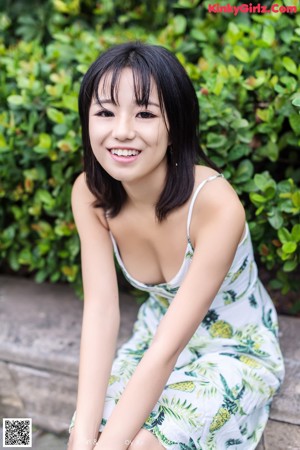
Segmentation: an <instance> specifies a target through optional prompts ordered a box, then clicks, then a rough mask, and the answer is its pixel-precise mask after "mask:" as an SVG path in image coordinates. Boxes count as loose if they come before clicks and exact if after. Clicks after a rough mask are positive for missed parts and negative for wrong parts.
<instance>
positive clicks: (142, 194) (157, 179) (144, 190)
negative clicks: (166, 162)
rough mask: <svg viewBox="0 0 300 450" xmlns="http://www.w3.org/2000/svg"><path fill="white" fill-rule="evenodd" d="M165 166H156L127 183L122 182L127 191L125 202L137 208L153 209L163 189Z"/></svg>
mask: <svg viewBox="0 0 300 450" xmlns="http://www.w3.org/2000/svg"><path fill="white" fill-rule="evenodd" d="M166 173H167V169H166V166H162V167H159V168H156V169H155V170H154V171H153V172H152V173H149V174H148V175H147V176H146V177H142V178H141V179H137V180H134V181H132V182H128V183H126V182H125V183H124V182H123V183H122V184H123V187H124V189H125V191H126V193H127V202H128V203H129V204H130V205H131V206H133V207H135V208H139V209H149V208H151V209H153V208H155V205H156V203H157V202H158V200H159V197H160V195H161V193H162V191H163V189H164V186H165V180H166Z"/></svg>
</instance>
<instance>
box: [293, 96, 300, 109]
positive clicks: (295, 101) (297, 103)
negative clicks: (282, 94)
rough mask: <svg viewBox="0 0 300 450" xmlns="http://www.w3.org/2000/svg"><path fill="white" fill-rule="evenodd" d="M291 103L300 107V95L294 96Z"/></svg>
mask: <svg viewBox="0 0 300 450" xmlns="http://www.w3.org/2000/svg"><path fill="white" fill-rule="evenodd" d="M292 105H294V106H297V107H298V108H300V97H298V98H294V100H293V101H292Z"/></svg>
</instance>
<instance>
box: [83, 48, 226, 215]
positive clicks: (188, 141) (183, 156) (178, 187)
mask: <svg viewBox="0 0 300 450" xmlns="http://www.w3.org/2000/svg"><path fill="white" fill-rule="evenodd" d="M128 67H129V68H131V69H132V72H133V80H134V89H135V97H136V102H137V104H139V105H145V106H147V104H148V100H149V95H150V89H151V79H153V80H154V82H155V84H156V87H157V91H158V98H159V102H160V108H161V111H162V113H163V115H164V118H165V121H166V123H168V131H169V140H170V142H171V146H169V147H170V148H168V151H167V175H166V181H165V186H164V189H163V190H162V192H161V195H160V197H159V199H158V202H157V204H156V205H155V208H156V216H157V218H158V220H159V221H162V220H163V219H165V218H166V216H167V214H168V213H169V212H170V211H172V210H173V209H174V208H176V207H178V206H181V205H183V204H184V203H185V202H186V201H187V200H188V199H189V197H190V195H191V193H192V191H193V187H194V181H195V180H194V167H195V164H197V163H198V162H199V160H201V159H202V160H204V161H205V162H206V163H207V165H208V166H210V167H212V168H214V169H215V170H217V171H218V172H221V171H220V169H219V168H218V167H217V166H216V165H215V164H214V163H213V161H211V160H210V159H209V158H208V157H207V156H206V155H205V153H204V152H203V151H202V150H201V148H200V144H199V134H198V133H199V105H198V99H197V96H196V93H195V89H194V87H193V85H192V82H191V80H190V79H189V77H188V75H187V73H186V71H185V69H184V68H183V66H182V65H181V64H180V62H179V61H178V59H177V58H176V57H175V56H174V55H173V54H172V53H171V52H170V51H169V50H167V49H166V48H164V47H161V46H158V45H149V44H144V43H141V42H128V43H125V44H119V45H116V46H114V47H111V48H110V49H109V50H107V51H106V52H104V53H102V54H101V55H100V56H99V57H98V58H97V59H96V61H95V62H94V63H93V64H92V65H91V66H90V68H89V69H88V71H87V72H86V74H85V76H84V77H83V80H82V83H81V87H80V92H79V114H80V120H81V127H82V142H83V148H84V171H85V174H86V180H87V185H88V188H89V189H90V191H91V192H92V193H93V194H94V195H95V197H96V201H95V202H94V206H95V207H102V208H104V210H105V211H106V213H107V214H108V215H109V216H110V217H115V216H116V215H117V214H118V213H119V212H120V210H121V208H122V206H123V204H124V202H125V200H126V196H127V194H126V191H125V189H124V188H123V185H122V183H121V182H120V181H118V180H115V179H114V178H113V177H111V176H110V175H109V174H108V173H107V172H106V171H105V170H104V169H103V168H102V166H101V165H100V164H99V162H98V161H97V159H96V158H95V156H94V154H93V151H92V147H91V143H90V138H89V109H90V105H91V101H92V98H96V99H97V100H98V101H99V103H100V99H99V94H98V87H99V82H100V80H101V79H102V78H103V77H104V82H105V77H106V76H107V75H110V76H111V78H110V95H111V100H112V101H113V102H114V103H116V98H117V93H118V92H117V89H118V81H119V78H120V75H121V72H122V70H123V69H125V68H128Z"/></svg>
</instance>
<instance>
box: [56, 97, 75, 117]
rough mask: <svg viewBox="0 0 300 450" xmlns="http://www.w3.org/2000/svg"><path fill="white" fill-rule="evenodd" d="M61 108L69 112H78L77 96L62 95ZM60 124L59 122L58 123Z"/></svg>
mask: <svg viewBox="0 0 300 450" xmlns="http://www.w3.org/2000/svg"><path fill="white" fill-rule="evenodd" d="M62 104H63V107H64V108H66V109H69V110H70V111H74V112H76V113H77V112H78V100H77V95H64V96H63V101H62ZM60 123H61V122H60Z"/></svg>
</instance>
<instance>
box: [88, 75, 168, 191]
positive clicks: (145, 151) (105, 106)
mask: <svg viewBox="0 0 300 450" xmlns="http://www.w3.org/2000/svg"><path fill="white" fill-rule="evenodd" d="M109 80H110V76H108V77H107V79H106V82H105V85H104V82H103V81H101V80H100V83H99V88H98V93H99V98H100V101H101V105H99V103H98V102H97V99H96V98H93V100H92V103H91V107H90V112H89V136H90V142H91V146H92V150H93V153H94V155H95V157H96V159H97V161H98V162H99V164H100V165H101V166H102V167H103V169H104V170H105V171H106V172H107V173H109V175H111V176H112V177H113V178H115V179H116V180H119V181H121V182H124V183H126V182H133V181H137V180H139V179H142V178H144V177H147V176H148V175H149V174H150V173H155V171H156V170H159V171H161V170H163V171H164V173H166V151H167V147H168V144H169V137H168V130H167V126H166V123H165V120H164V117H163V114H162V111H161V109H160V106H159V98H158V93H157V88H156V85H155V83H154V82H152V84H151V91H150V96H149V102H148V106H147V108H146V107H145V106H139V105H138V104H137V103H136V98H135V93H134V82H133V75H132V70H131V69H130V68H126V69H123V71H122V73H121V75H120V80H119V85H118V95H117V100H116V101H117V104H116V105H114V104H113V102H112V99H111V95H110V82H109Z"/></svg>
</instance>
